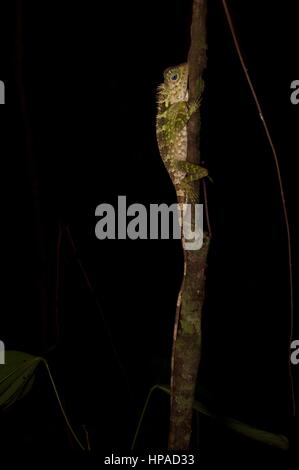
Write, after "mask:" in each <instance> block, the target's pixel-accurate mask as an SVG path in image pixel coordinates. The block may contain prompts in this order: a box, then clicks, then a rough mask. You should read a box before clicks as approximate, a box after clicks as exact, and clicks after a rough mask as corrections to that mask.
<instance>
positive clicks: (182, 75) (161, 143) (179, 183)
mask: <svg viewBox="0 0 299 470" xmlns="http://www.w3.org/2000/svg"><path fill="white" fill-rule="evenodd" d="M202 91H203V81H200V83H199V93H198V99H197V100H196V101H193V102H188V65H187V64H180V65H177V66H175V67H169V68H168V69H166V70H165V71H164V83H162V84H161V85H159V87H158V92H157V102H158V110H157V120H156V134H157V141H158V147H159V151H160V155H161V158H162V160H163V162H164V164H165V166H166V169H167V171H168V173H169V175H170V178H171V180H172V183H173V185H174V187H175V190H176V194H177V198H178V201H179V202H195V201H196V195H195V194H194V191H193V189H192V186H191V185H190V183H191V182H192V181H196V180H199V179H200V178H204V177H205V176H207V175H208V171H207V169H206V168H203V167H201V166H199V165H196V164H194V163H189V162H187V161H186V160H187V123H188V121H189V119H190V117H191V116H192V114H193V113H194V112H195V111H197V110H198V108H199V106H200V101H201V94H202Z"/></svg>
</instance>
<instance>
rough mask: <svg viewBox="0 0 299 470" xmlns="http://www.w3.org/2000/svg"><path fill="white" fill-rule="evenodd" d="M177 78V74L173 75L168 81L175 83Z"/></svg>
mask: <svg viewBox="0 0 299 470" xmlns="http://www.w3.org/2000/svg"><path fill="white" fill-rule="evenodd" d="M177 78H178V74H177V73H174V74H173V75H171V77H170V79H171V80H172V81H173V82H175V81H176V80H177Z"/></svg>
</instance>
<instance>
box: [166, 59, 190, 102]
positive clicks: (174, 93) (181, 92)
mask: <svg viewBox="0 0 299 470" xmlns="http://www.w3.org/2000/svg"><path fill="white" fill-rule="evenodd" d="M163 75H164V83H162V84H161V85H160V87H159V94H160V99H161V101H163V102H165V104H166V106H169V105H171V104H173V103H177V102H178V101H187V100H188V64H187V63H185V64H180V65H176V66H174V67H169V68H167V69H166V70H165V71H164V74H163Z"/></svg>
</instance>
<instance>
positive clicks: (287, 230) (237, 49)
mask: <svg viewBox="0 0 299 470" xmlns="http://www.w3.org/2000/svg"><path fill="white" fill-rule="evenodd" d="M222 5H223V8H224V12H225V16H226V19H227V22H228V25H229V29H230V32H231V35H232V38H233V42H234V46H235V48H236V51H237V54H238V57H239V60H240V63H241V66H242V69H243V72H244V75H245V77H246V80H247V83H248V86H249V88H250V91H251V94H252V97H253V99H254V102H255V105H256V108H257V111H258V114H259V117H260V119H261V121H262V124H263V127H264V131H265V134H266V137H267V140H268V143H269V145H270V147H271V151H272V155H273V159H274V163H275V168H276V173H277V179H278V185H279V192H280V197H281V203H282V209H283V215H284V220H285V227H286V233H287V245H288V263H289V286H290V342H289V344H291V342H292V338H293V324H294V293H293V290H294V289H293V269H292V264H293V261H292V245H291V231H290V222H289V216H288V211H287V206H286V201H285V194H284V187H283V182H282V177H281V171H280V166H279V161H278V156H277V152H276V149H275V146H274V143H273V139H272V137H271V134H270V131H269V127H268V125H267V122H266V121H265V118H264V116H263V112H262V108H261V105H260V102H259V99H258V97H257V94H256V92H255V89H254V86H253V83H252V81H251V78H250V75H249V73H248V69H247V67H246V64H245V61H244V58H243V54H242V51H241V48H240V44H239V41H238V38H237V35H236V32H235V28H234V25H233V21H232V18H231V14H230V12H229V9H228V6H227V3H226V0H222ZM289 376H290V386H291V395H292V407H293V416H295V415H296V400H295V391H294V380H293V375H292V366H291V361H290V357H289Z"/></svg>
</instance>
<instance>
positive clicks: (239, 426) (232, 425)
mask: <svg viewBox="0 0 299 470" xmlns="http://www.w3.org/2000/svg"><path fill="white" fill-rule="evenodd" d="M155 390H162V391H163V392H165V393H167V394H168V395H170V387H169V386H168V385H158V384H156V385H154V386H153V387H152V388H151V389H150V391H149V393H148V396H147V398H146V401H145V404H144V407H143V410H142V413H141V416H140V419H139V421H138V425H137V429H136V432H135V435H134V438H133V442H132V446H131V450H133V449H134V447H135V443H136V440H137V437H138V434H139V431H140V428H141V425H142V422H143V418H144V415H145V412H146V409H147V407H148V404H149V401H150V399H151V396H152V394H153V392H154V391H155ZM193 409H194V410H195V411H197V412H198V413H200V414H203V415H205V416H208V417H210V418H212V419H213V420H215V421H216V422H218V423H219V424H221V425H223V426H225V427H227V428H228V429H231V430H232V431H234V432H237V433H238V434H241V435H243V436H245V437H247V438H249V439H253V440H255V441H257V442H261V443H263V444H267V445H270V446H273V447H277V448H279V449H283V450H287V449H288V448H289V440H288V438H287V437H286V436H284V435H282V434H275V433H272V432H269V431H266V430H264V429H258V428H256V427H254V426H251V425H250V424H247V423H243V422H241V421H239V420H237V419H234V418H230V417H227V416H221V415H218V414H216V413H214V412H213V411H212V410H210V409H209V408H208V407H207V406H206V405H205V404H204V403H202V402H200V401H198V400H194V404H193Z"/></svg>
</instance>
